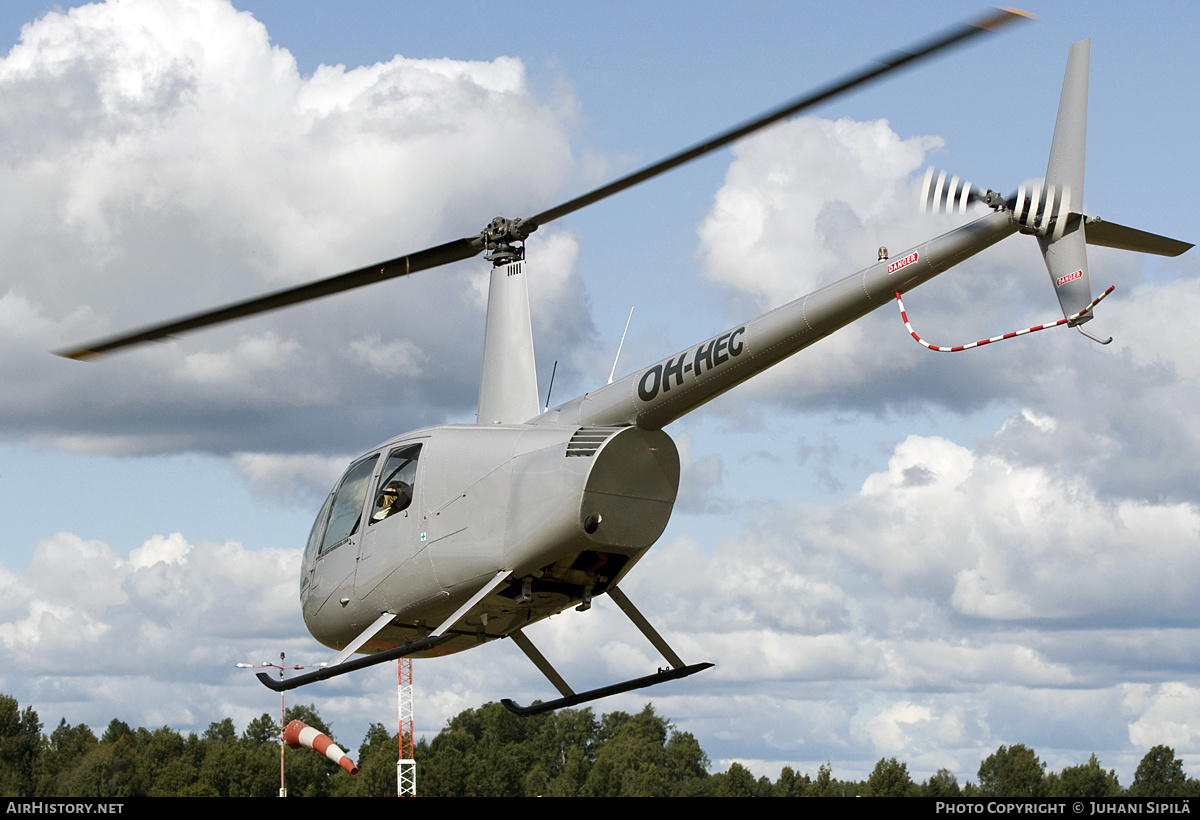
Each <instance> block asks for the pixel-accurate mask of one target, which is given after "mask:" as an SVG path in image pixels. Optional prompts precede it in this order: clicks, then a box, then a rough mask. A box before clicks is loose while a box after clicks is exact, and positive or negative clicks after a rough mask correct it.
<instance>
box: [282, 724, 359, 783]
mask: <svg viewBox="0 0 1200 820" xmlns="http://www.w3.org/2000/svg"><path fill="white" fill-rule="evenodd" d="M283 741H284V743H286V744H287V745H288V746H290V747H291V748H293V749H299V748H300V747H301V746H305V747H307V748H309V749H312V750H313V751H314V752H320V753H321V754H323V755H325V756H326V757H327V758H329V759H330V760H332V761H333V762H334V763H336V764H338V765H339V766H341V767H342V768H343V769H345V770H346V771H348V772H350V774H358V767H357V766H355V765H354V761H353V760H351V759H350V758H349V757H347V756H346V753H345V752H343V751H342V750H341V749H339V748H338V746H337V744H336V743H334V742H333V741H332V740H330V739H329V736H328V735H325V734H322V733H321V732H318V731H317V730H316V729H314V728H313V727H311V726H309V725H307V724H306V723H302V722H301V721H299V720H293V721H292V722H291V723H289V724H288V725H287V728H286V729H284V730H283Z"/></svg>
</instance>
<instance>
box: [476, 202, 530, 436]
mask: <svg viewBox="0 0 1200 820" xmlns="http://www.w3.org/2000/svg"><path fill="white" fill-rule="evenodd" d="M536 229H537V226H536V225H534V224H531V223H526V222H524V221H523V220H521V219H504V218H503V217H499V216H498V217H496V218H495V219H493V220H492V223H491V224H490V225H488V227H487V228H486V229H485V230H484V231H483V233H482V234H481V236H482V237H483V238H484V241H485V243H486V248H487V250H488V255H487V257H486V259H487V260H488V261H490V262H491V263H492V272H491V279H490V281H489V282H488V304H487V323H486V326H485V329H484V335H483V369H482V371H481V372H480V375H479V415H478V416H477V418H476V422H477V423H478V424H520V423H521V422H523V421H528V420H529V419H531V418H533V417H534V416H536V415H538V412H539V411H540V410H541V408H540V406H539V405H538V389H537V368H536V365H535V362H534V355H533V325H532V323H531V321H530V317H529V285H528V280H527V279H526V278H525V238H526V237H527V236H528V235H529V234H530V233H532V232H533V231H535V230H536ZM516 243H520V244H519V245H518V244H516Z"/></svg>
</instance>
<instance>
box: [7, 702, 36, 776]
mask: <svg viewBox="0 0 1200 820" xmlns="http://www.w3.org/2000/svg"><path fill="white" fill-rule="evenodd" d="M41 750H42V722H41V721H40V720H39V719H38V714H37V712H35V711H34V710H33V707H32V706H26V707H25V711H23V712H22V711H21V708H20V704H18V703H17V700H16V698H10V697H9V696H8V695H0V794H2V795H4V796H6V797H32V796H33V794H34V771H35V770H36V767H37V763H38V757H39V756H40V754H41Z"/></svg>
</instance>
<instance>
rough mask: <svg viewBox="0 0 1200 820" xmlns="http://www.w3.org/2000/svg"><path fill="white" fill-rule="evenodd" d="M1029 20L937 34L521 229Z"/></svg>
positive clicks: (992, 19)
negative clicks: (918, 63) (987, 33)
mask: <svg viewBox="0 0 1200 820" xmlns="http://www.w3.org/2000/svg"><path fill="white" fill-rule="evenodd" d="M1030 17H1032V15H1030V14H1028V13H1026V12H1023V11H1017V10H1016V9H996V10H995V11H993V12H992V13H990V14H988V15H987V16H986V17H983V18H981V19H979V20H976V21H975V22H973V23H963V24H961V25H959V26H956V27H954V28H952V29H948V30H947V31H945V32H943V33H942V34H939V35H936V36H934V37H933V38H931V39H929V40H926V41H923V42H920V43H916V44H914V45H912V46H910V50H909V51H897V52H893V53H892V54H888V55H885V56H883V57H880V58H879V60H877V61H876V63H875V64H872V65H868V66H864V67H863V68H860V69H859V70H858V71H856V72H854V73H852V74H848V75H846V76H845V77H842V78H841V79H838V80H834V81H833V82H831V83H829V84H828V85H825V86H823V87H821V88H818V89H817V90H815V91H812V92H810V93H808V94H806V95H805V96H803V97H798V98H796V99H795V100H792V101H791V102H787V103H784V104H783V105H782V106H780V107H779V108H776V109H773V110H771V111H768V112H767V113H766V114H763V115H762V116H761V117H758V118H756V119H753V120H750V121H749V122H746V123H743V124H742V125H739V126H736V127H735V128H732V129H730V130H728V131H725V132H724V133H721V134H718V135H717V136H715V137H713V138H712V139H709V140H707V141H705V142H702V143H700V144H698V145H694V146H692V147H691V148H688V149H686V150H683V151H680V152H679V153H678V154H674V155H672V156H670V157H667V158H666V159H664V160H662V161H660V162H656V163H654V164H653V165H648V166H646V167H645V168H643V169H642V170H640V171H635V172H634V173H632V174H629V175H628V176H625V177H622V178H621V179H618V180H617V181H616V182H610V183H608V184H607V185H604V186H603V187H600V188H597V189H596V190H594V191H591V192H590V193H586V194H584V195H583V196H579V197H576V198H575V199H572V200H571V201H570V202H564V203H563V204H562V205H559V206H558V207H556V208H551V209H549V210H547V211H542V212H541V213H540V214H538V215H537V216H534V217H530V218H529V219H527V220H526V223H530V224H532V225H534V226H538V225H545V224H546V223H547V222H549V221H551V220H552V219H558V218H559V217H560V216H566V215H567V214H569V213H573V212H574V211H578V210H579V209H580V208H583V207H585V206H587V205H591V204H592V203H594V202H599V201H600V200H602V199H605V198H606V197H610V196H612V195H613V194H616V193H619V192H621V191H624V190H625V189H626V188H632V187H633V186H634V185H637V184H638V183H640V182H645V181H646V180H648V179H651V178H652V177H656V176H658V175H659V174H663V173H666V172H667V171H670V170H671V169H672V168H677V167H679V166H680V165H683V164H684V163H687V162H691V161H692V160H694V159H696V158H698V157H702V156H704V155H705V154H708V153H710V152H712V151H716V150H717V149H719V148H724V147H725V146H726V145H728V144H729V143H731V142H734V141H736V140H739V139H741V138H742V137H744V136H746V135H748V134H752V133H754V132H755V131H757V130H759V129H760V128H766V127H767V126H768V125H771V124H772V123H776V122H779V121H780V120H783V119H787V118H788V117H790V116H792V115H794V114H798V113H800V112H801V111H803V110H805V109H806V108H811V107H813V106H814V105H818V104H819V103H822V102H824V101H825V100H828V99H831V98H833V97H836V96H837V95H839V94H843V93H845V92H847V91H850V90H851V89H853V88H857V87H858V86H861V85H864V84H866V83H869V82H871V81H872V80H876V79H879V78H880V77H882V76H883V75H885V74H888V73H890V72H892V71H897V70H899V69H901V68H904V67H906V66H909V65H912V64H914V63H916V62H919V61H920V60H922V59H924V58H926V57H930V56H932V55H934V54H936V53H937V52H939V51H942V50H944V49H947V48H950V47H952V46H955V45H959V44H960V43H963V42H966V41H967V40H969V39H971V38H972V37H975V36H977V35H979V34H984V33H986V32H989V31H994V30H996V29H997V28H999V27H1000V26H1003V25H1005V24H1007V23H1011V22H1015V21H1017V20H1024V19H1028V18H1030Z"/></svg>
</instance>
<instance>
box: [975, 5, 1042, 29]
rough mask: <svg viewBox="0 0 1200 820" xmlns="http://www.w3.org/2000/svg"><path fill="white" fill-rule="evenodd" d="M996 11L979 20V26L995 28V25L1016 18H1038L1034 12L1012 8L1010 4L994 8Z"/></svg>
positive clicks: (1000, 24) (1009, 21)
mask: <svg viewBox="0 0 1200 820" xmlns="http://www.w3.org/2000/svg"><path fill="white" fill-rule="evenodd" d="M996 12H997V13H996V14H993V15H991V16H990V17H988V18H987V19H985V20H983V21H982V22H980V23H979V24H978V25H979V27H980V28H987V29H990V28H996V27H997V26H1002V25H1004V24H1005V23H1011V22H1014V21H1016V20H1036V19H1038V16H1037V15H1036V14H1030V13H1029V12H1027V11H1021V10H1020V9H1014V8H1012V7H1010V6H1001V7H1000V8H998V9H996Z"/></svg>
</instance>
